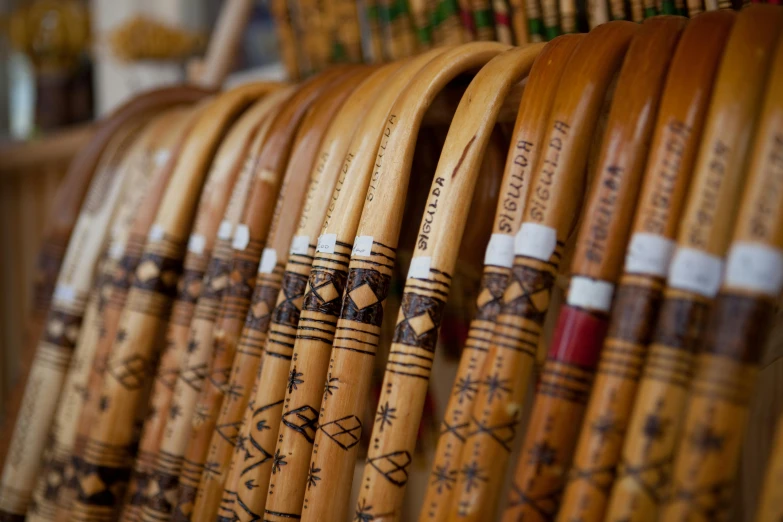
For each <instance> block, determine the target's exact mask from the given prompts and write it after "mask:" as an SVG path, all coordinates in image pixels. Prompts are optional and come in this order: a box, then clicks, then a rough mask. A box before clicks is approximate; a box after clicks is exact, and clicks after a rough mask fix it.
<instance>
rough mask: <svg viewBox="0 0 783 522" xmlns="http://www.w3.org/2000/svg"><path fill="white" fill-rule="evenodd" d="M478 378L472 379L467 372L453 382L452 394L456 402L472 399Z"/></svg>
mask: <svg viewBox="0 0 783 522" xmlns="http://www.w3.org/2000/svg"><path fill="white" fill-rule="evenodd" d="M478 385H479V380H478V379H476V380H473V379H471V377H470V374H468V375H467V376H465V377H460V378H459V379H457V382H456V383H455V384H454V395H456V396H457V402H459V403H460V404H462V402H463V401H466V400H467V401H472V400H473V398H474V397H475V396H476V393H477V392H478Z"/></svg>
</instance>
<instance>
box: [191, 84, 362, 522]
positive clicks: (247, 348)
mask: <svg viewBox="0 0 783 522" xmlns="http://www.w3.org/2000/svg"><path fill="white" fill-rule="evenodd" d="M369 72H370V71H369V70H356V71H355V72H352V73H350V74H346V75H345V76H344V77H343V78H341V79H339V80H338V81H336V82H334V83H333V84H332V85H330V87H329V90H328V91H326V92H324V93H323V94H322V95H321V96H319V98H318V100H317V101H316V102H315V103H314V104H313V106H312V108H311V110H310V112H309V114H308V115H307V117H306V118H305V119H304V121H303V122H302V125H301V127H300V130H299V137H298V139H297V141H298V142H297V144H296V146H295V148H294V150H293V151H292V159H291V161H290V162H289V164H288V167H287V169H286V173H285V175H284V176H283V182H282V187H281V190H280V192H279V194H278V198H277V202H276V204H275V210H274V213H273V220H272V224H271V226H270V231H269V236H268V239H267V241H266V246H265V248H264V251H263V254H262V259H261V264H259V267H258V274H257V276H256V285H255V289H254V291H253V296H252V298H251V300H250V307H249V309H248V313H247V317H246V319H245V324H244V328H243V334H244V332H246V331H248V330H249V329H252V330H255V331H257V332H259V333H261V334H263V335H266V333H267V330H268V328H269V322H270V314H271V311H272V309H273V307H274V303H275V301H277V296H278V293H279V292H280V287H281V283H282V275H283V269H284V266H285V261H286V258H285V254H284V252H286V251H287V250H288V248H289V246H290V244H291V240H292V238H293V232H294V228H295V227H296V223H297V221H298V218H299V213H300V211H301V209H302V205H303V203H304V200H305V197H306V193H305V191H306V189H307V185H308V183H309V181H310V172H311V171H312V170H313V169H314V168H317V167H316V166H317V163H318V160H319V159H320V158H318V156H317V154H318V152H319V151H320V147H321V142H322V140H323V138H324V136H325V134H326V132H327V131H328V129H329V126H330V124H331V122H332V120H333V119H334V117H335V115H336V114H337V112H338V111H339V110H340V108H341V107H342V105H343V103H344V102H345V100H346V99H347V98H348V96H349V95H350V94H351V93H352V92H353V90H354V89H355V88H356V86H357V85H358V84H359V83H360V82H361V81H362V80H363V79H364V78H366V76H367V74H368V73H369ZM278 251H279V252H280V254H279V256H278V253H277V252H278ZM264 256H266V258H264ZM272 256H274V258H273V257H272ZM272 259H274V261H272ZM262 357H263V343H261V344H260V345H256V344H254V343H245V344H243V342H242V338H240V340H239V342H238V343H237V350H236V353H235V355H234V360H233V363H232V366H231V369H230V375H229V378H228V380H227V388H226V390H225V393H224V397H223V400H222V404H219V405H218V406H219V413H218V415H217V420H216V424H215V430H214V431H213V433H212V434H211V437H210V439H211V440H210V442H209V448H208V451H207V455H206V461H205V462H208V463H209V464H210V468H209V473H203V474H202V476H201V481H200V483H199V487H198V493H197V495H196V502H195V507H194V515H193V517H192V520H194V521H201V522H207V521H209V522H211V521H212V520H214V518H215V515H216V514H217V510H218V507H219V505H220V500H221V498H222V496H223V488H224V486H225V480H226V475H227V472H228V466H229V464H230V459H231V456H232V454H233V452H234V445H233V444H231V442H230V441H231V438H232V437H233V435H234V434H235V433H236V432H235V431H226V430H229V429H230V430H234V428H233V427H234V426H236V425H237V424H238V423H240V422H241V421H242V416H243V413H244V410H245V407H246V406H247V402H248V401H249V399H250V397H249V392H250V388H251V387H252V385H253V382H254V380H255V378H256V376H257V373H258V368H259V365H260V363H261V358H262Z"/></svg>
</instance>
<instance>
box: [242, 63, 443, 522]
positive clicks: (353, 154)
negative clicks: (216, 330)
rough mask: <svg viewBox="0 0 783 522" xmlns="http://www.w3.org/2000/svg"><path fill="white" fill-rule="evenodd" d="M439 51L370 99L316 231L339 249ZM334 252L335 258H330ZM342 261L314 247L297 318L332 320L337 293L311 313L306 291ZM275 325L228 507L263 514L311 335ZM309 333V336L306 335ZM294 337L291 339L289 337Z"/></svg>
mask: <svg viewBox="0 0 783 522" xmlns="http://www.w3.org/2000/svg"><path fill="white" fill-rule="evenodd" d="M442 52H443V50H442V49H435V50H432V51H428V52H427V53H424V54H422V55H421V56H419V57H416V58H413V59H411V60H410V61H408V62H407V63H406V64H405V65H404V66H402V67H401V69H400V70H398V71H397V72H395V74H394V75H392V77H391V78H390V79H389V81H388V82H387V84H386V85H385V86H384V88H383V89H382V91H381V92H380V93H379V94H378V96H377V98H376V99H375V100H374V103H373V104H372V107H371V108H370V109H369V111H368V112H367V115H366V116H365V117H364V118H363V120H362V122H361V125H360V126H359V127H358V128H357V129H356V130H355V132H354V137H353V138H352V139H351V144H350V145H349V147H348V151H347V152H346V154H345V159H344V161H343V165H342V172H341V174H340V177H339V179H338V180H337V184H336V187H335V191H334V193H333V196H332V199H331V201H330V203H329V206H328V207H327V209H326V217H325V219H324V222H323V226H322V228H321V230H320V232H321V236H320V237H323V236H324V235H325V234H335V245H336V246H335V248H338V247H339V249H340V250H342V249H343V248H344V246H342V245H344V244H345V243H347V242H348V241H350V240H351V239H350V238H351V237H353V236H354V235H355V232H356V227H357V225H358V221H359V216H360V213H361V208H362V205H363V203H364V197H365V195H366V193H367V186H368V184H369V183H370V174H371V171H372V166H373V162H374V160H375V158H376V152H377V150H378V146H379V143H380V142H381V139H382V132H383V129H384V125H385V122H386V121H387V120H388V118H389V111H390V109H391V107H392V105H393V103H394V101H395V100H396V98H397V96H398V94H399V92H400V90H401V89H402V88H403V87H404V86H405V85H406V84H407V83H408V82H409V80H410V79H411V77H413V75H414V74H416V72H418V71H419V69H420V68H421V67H422V66H423V65H424V64H425V63H427V62H428V61H429V60H430V59H431V58H432V57H433V56H437V55H439V54H441V53H442ZM317 243H318V238H316V245H317ZM335 258H336V260H337V263H335V262H333V261H332V260H333V259H335ZM343 263H344V262H343V261H342V260H341V258H340V257H339V256H327V255H325V254H324V253H318V252H316V253H315V254H314V258H313V262H312V265H311V271H310V275H309V278H308V282H307V285H305V289H303V290H302V291H303V302H302V305H301V307H302V308H301V311H300V314H299V318H298V324H304V326H308V327H312V328H320V327H321V325H322V324H323V323H322V322H321V318H322V317H323V316H325V315H326V313H331V314H333V316H334V317H333V318H332V319H331V320H332V321H336V320H337V314H338V312H339V309H335V308H336V307H337V306H339V297H340V296H339V295H335V296H332V299H331V301H334V300H335V299H338V301H337V302H336V303H337V304H332V305H331V306H330V307H329V308H326V307H325V306H323V299H321V300H320V301H319V300H318V299H316V300H314V302H313V305H314V306H311V308H313V309H314V310H312V312H313V313H310V312H311V311H310V310H308V306H307V294H308V291H309V288H310V287H311V286H313V285H318V284H319V283H322V282H323V281H324V280H325V279H327V277H328V279H331V280H339V279H340V278H342V279H343V280H344V278H345V271H344V268H343V267H342V266H341V265H342V264H343ZM333 274H337V275H336V276H334V275H333ZM324 286H325V285H324ZM316 313H317V314H318V315H316ZM308 316H309V317H308ZM313 316H315V317H313ZM276 326H277V328H276V329H275V330H273V331H272V332H271V333H270V337H269V342H268V345H269V346H271V345H274V350H275V352H276V353H277V354H278V357H268V358H266V363H265V364H264V365H263V367H262V374H261V375H260V376H259V383H261V382H263V383H265V385H264V386H261V385H260V384H259V386H258V387H257V389H256V390H255V392H254V393H253V398H252V399H251V402H252V403H254V404H256V405H258V407H257V408H256V409H255V410H254V411H253V421H252V422H251V423H249V424H246V426H245V432H244V433H245V435H244V436H246V437H248V440H250V441H251V442H252V443H251V444H250V446H249V447H248V448H247V455H249V457H248V462H250V463H252V464H250V465H247V466H244V467H243V469H242V470H241V479H240V480H239V483H238V488H237V489H236V500H235V501H234V504H233V506H232V509H236V506H237V505H239V506H241V509H242V512H243V513H249V514H250V515H251V516H255V517H259V518H260V517H262V516H263V513H264V509H265V505H266V500H267V495H265V494H259V493H258V492H257V491H255V490H256V489H257V490H259V491H260V492H261V493H263V492H265V491H266V490H267V489H268V485H269V481H270V477H271V474H272V469H273V465H274V459H272V458H271V456H272V455H273V453H274V446H275V444H276V442H277V439H278V430H279V428H280V420H281V415H282V411H283V401H284V396H285V392H286V387H287V386H288V382H289V377H290V371H293V368H291V360H292V359H293V353H292V352H293V349H294V346H293V345H294V344H295V343H297V342H305V341H307V342H310V341H311V339H297V338H296V335H297V327H298V325H297V324H293V323H292V324H289V325H287V327H283V326H282V325H276ZM310 331H315V330H310ZM308 337H312V336H310V335H308ZM292 338H293V339H294V342H292ZM234 464H235V465H236V464H237V463H236V462H235V463H234Z"/></svg>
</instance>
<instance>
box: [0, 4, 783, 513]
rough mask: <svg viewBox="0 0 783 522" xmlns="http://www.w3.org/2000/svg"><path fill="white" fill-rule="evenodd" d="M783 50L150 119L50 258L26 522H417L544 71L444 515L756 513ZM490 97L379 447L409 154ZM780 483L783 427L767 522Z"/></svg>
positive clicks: (559, 42)
mask: <svg viewBox="0 0 783 522" xmlns="http://www.w3.org/2000/svg"><path fill="white" fill-rule="evenodd" d="M781 35H783V9H781V8H779V7H777V6H771V5H752V6H749V7H746V8H745V9H743V10H742V11H740V12H739V13H735V12H733V11H729V10H720V11H713V12H708V13H704V14H701V15H699V16H696V17H694V18H693V19H691V20H686V19H685V18H681V17H677V16H659V17H653V18H650V19H648V20H646V21H645V22H644V23H642V24H636V23H632V22H626V21H615V22H610V23H606V24H603V25H600V26H598V27H596V28H595V29H593V30H592V31H591V32H590V33H588V34H583V35H565V36H561V37H558V38H556V39H554V40H553V41H551V42H550V43H548V44H543V43H539V44H531V45H528V46H524V47H518V48H512V47H509V46H507V45H504V44H501V43H498V42H473V43H469V44H464V45H460V46H451V47H443V48H436V49H432V50H429V51H427V52H425V53H423V54H420V55H418V56H416V57H413V58H409V59H406V60H402V61H398V62H393V63H390V64H385V65H382V66H357V65H353V66H340V67H334V68H331V69H328V70H327V71H325V72H323V73H321V74H320V75H318V76H316V77H314V78H312V79H310V80H308V81H305V82H304V83H301V84H299V85H282V84H274V83H252V84H248V85H244V86H240V87H237V88H234V89H232V90H229V91H226V92H222V93H215V92H211V91H208V90H204V89H198V88H194V87H172V88H168V89H163V90H160V91H156V92H152V93H149V94H145V95H142V96H140V97H139V98H137V99H136V100H134V101H132V102H130V103H129V104H128V105H126V106H124V107H122V108H121V109H119V110H118V111H117V112H116V113H115V114H114V115H112V116H111V117H110V118H108V119H107V120H106V121H105V122H104V123H103V124H102V126H101V128H100V129H99V131H98V133H97V134H96V136H95V138H94V139H93V141H92V142H91V143H90V144H89V145H88V146H87V147H86V148H85V150H83V151H81V154H80V155H79V156H78V157H77V158H76V160H75V161H74V164H73V165H72V166H71V171H70V172H69V177H72V178H73V179H77V178H78V175H82V176H83V177H84V176H85V175H84V174H83V173H84V172H86V171H94V175H93V178H92V181H91V182H90V184H89V189H88V191H87V195H86V198H85V200H84V202H83V203H82V204H81V205H80V206H76V205H77V203H76V201H77V200H78V198H77V197H76V196H71V199H70V200H69V199H68V196H67V194H66V195H64V196H62V197H61V198H60V200H59V201H58V202H56V205H55V214H56V215H57V216H58V217H59V218H60V219H61V220H63V222H67V219H68V215H67V214H68V212H66V211H64V210H63V209H65V208H66V207H67V208H70V209H71V214H74V208H80V210H79V211H78V218H75V217H74V223H73V224H72V229H73V230H72V232H70V231H68V232H69V236H70V239H69V240H68V241H67V247H65V244H64V242H63V241H60V242H59V243H57V242H53V243H52V245H50V246H48V247H47V249H45V250H44V252H43V254H44V257H43V259H44V260H47V259H48V265H47V263H43V264H44V266H48V267H49V273H52V272H54V273H57V274H58V275H57V277H56V284H55V285H54V289H53V292H52V297H51V304H49V305H48V307H47V311H46V314H45V319H42V320H40V321H39V323H40V324H39V328H40V340H39V342H38V345H37V348H36V350H37V351H36V355H35V359H34V362H33V367H32V370H31V372H30V376H29V380H28V385H27V389H26V392H25V396H24V400H23V402H22V406H21V409H20V412H19V415H18V417H17V421H16V427H15V431H14V434H13V438H12V440H11V444H10V448H9V449H8V452H7V454H6V456H5V468H4V472H3V476H2V482H1V483H0V513H1V514H0V519H2V520H22V519H24V518H25V517H26V518H27V519H28V520H35V521H43V520H80V521H101V520H115V519H120V520H127V521H135V520H145V521H163V520H177V521H184V520H193V521H196V520H199V521H213V520H219V521H224V520H225V521H227V520H269V521H275V522H278V521H280V522H283V521H290V520H300V519H302V520H311V521H331V520H334V521H343V520H351V519H352V520H356V521H359V522H367V521H372V520H399V519H400V516H401V508H402V505H403V499H404V494H405V489H406V484H407V482H408V478H409V474H410V472H411V465H412V455H413V454H414V451H415V446H416V440H417V430H418V427H419V423H420V421H421V417H422V411H423V409H424V401H425V397H426V394H427V389H428V384H429V380H430V376H431V373H432V370H433V363H434V360H435V355H434V352H435V348H436V344H437V337H438V329H439V327H440V323H441V319H442V317H443V310H444V306H445V303H446V300H447V298H448V296H449V290H450V286H451V284H452V277H453V274H454V270H455V264H456V263H457V253H458V250H459V246H460V241H461V237H462V235H463V231H464V229H465V227H466V223H467V222H468V220H469V218H470V212H469V211H470V205H468V204H467V202H469V201H470V200H471V196H472V193H473V192H474V190H475V188H476V183H477V180H478V178H479V175H478V173H479V169H480V167H481V164H482V160H483V158H484V154H485V151H486V149H487V146H488V143H489V140H490V137H491V134H492V130H493V128H494V126H495V124H496V122H497V119H498V114H499V113H500V111H501V108H502V107H503V103H504V99H505V98H506V97H507V96H508V95H509V93H510V92H512V90H513V89H514V88H516V86H517V85H518V84H519V82H520V81H521V80H523V79H526V83H525V85H524V93H523V95H522V99H521V103H520V105H519V108H518V112H517V118H516V122H515V124H514V129H513V135H512V140H511V147H510V150H509V153H508V156H507V160H506V163H505V170H504V172H503V179H502V183H501V188H500V196H499V199H498V202H497V208H496V210H495V218H494V221H493V230H492V235H491V237H490V238H489V241H488V245H487V249H486V256H485V265H484V271H483V275H482V281H481V290H480V292H479V294H478V299H477V303H476V304H477V311H476V314H475V316H474V318H473V320H472V321H471V323H470V329H469V332H468V335H467V341H466V342H465V346H464V350H463V353H462V356H461V360H460V363H459V368H458V371H457V378H456V380H455V382H454V386H453V389H452V393H451V395H450V397H449V402H448V404H447V407H446V413H445V417H444V418H443V421H442V425H441V427H442V429H441V434H440V438H439V441H438V445H437V448H436V451H435V455H434V459H433V463H432V468H431V474H430V477H429V480H428V486H427V491H426V495H425V500H424V503H423V505H422V506H421V511H420V515H419V520H420V521H422V522H423V521H433V520H477V521H478V520H492V519H494V518H495V517H496V516H497V515H499V514H496V513H495V511H496V509H497V507H496V506H497V505H498V503H499V501H500V497H501V495H507V497H508V500H507V506H506V508H505V511H504V512H503V513H502V520H504V521H515V520H524V521H531V520H532V521H553V520H557V521H559V522H570V521H572V520H579V521H602V520H607V521H611V522H620V521H626V520H632V521H639V522H641V521H655V520H662V521H713V520H729V519H730V517H731V499H732V496H733V492H734V488H735V486H736V476H737V470H738V467H739V462H740V449H741V447H742V442H743V437H744V435H745V430H746V425H747V419H748V407H749V402H750V397H751V395H752V393H753V391H754V384H755V382H756V376H757V374H758V370H759V364H760V359H761V356H762V350H763V347H764V346H765V340H766V337H767V335H768V333H769V330H770V328H771V326H772V324H773V322H774V321H773V320H774V315H775V310H776V304H777V298H778V295H779V293H780V290H781V285H783V252H782V251H781V249H783V36H781ZM475 71H478V72H475ZM466 72H475V76H474V77H473V79H472V81H471V82H470V85H469V86H468V87H467V89H466V90H465V92H464V94H463V95H462V98H461V101H460V103H459V105H458V107H457V109H456V112H455V113H454V114H453V119H452V121H451V124H450V127H449V131H448V135H447V137H446V140H445V143H444V145H443V148H442V150H441V151H440V159H439V161H438V164H437V169H436V171H435V174H434V177H433V180H432V184H431V187H430V189H429V193H428V194H427V196H426V200H427V202H426V206H425V207H424V208H425V210H424V213H423V215H422V216H421V221H420V224H419V228H418V232H417V235H416V238H417V239H416V247H415V250H414V252H413V257H412V259H411V263H410V268H409V270H408V274H407V279H406V280H405V288H404V293H403V296H402V304H401V307H400V311H399V314H398V316H397V323H396V327H395V329H394V334H393V339H392V340H391V344H390V346H389V347H388V360H387V361H386V365H385V374H384V377H383V383H382V385H381V388H380V397H379V398H378V402H377V410H376V414H375V416H374V418H373V425H372V426H367V425H364V424H363V416H362V413H361V412H362V411H363V409H364V408H365V407H366V405H367V404H368V402H369V401H370V399H369V398H370V397H371V396H372V393H371V376H372V368H373V365H374V358H375V355H376V351H377V350H378V349H379V343H380V339H381V335H380V333H381V332H380V330H381V323H382V320H383V313H384V303H385V301H386V298H387V296H388V294H389V291H390V287H391V285H392V284H393V283H394V281H393V280H392V273H393V269H394V265H395V261H396V258H397V247H398V243H399V237H400V228H401V222H402V214H403V209H404V207H405V201H406V195H407V193H408V188H409V178H410V176H411V165H412V160H413V152H414V150H415V148H416V145H417V142H418V141H419V140H420V136H419V134H420V132H422V133H424V132H426V129H423V128H422V121H423V119H424V116H425V114H426V113H427V109H428V107H429V106H430V104H431V103H432V100H433V99H434V98H435V97H436V95H437V94H438V93H439V92H441V91H442V90H443V89H444V88H446V87H447V85H448V84H449V83H450V82H452V80H454V79H455V78H456V77H457V76H459V75H461V74H464V73H466ZM596 135H598V136H599V137H601V136H602V139H599V140H596V139H595V136H596ZM592 145H595V146H596V147H597V148H595V154H593V153H592V151H591V146H592ZM414 175H415V174H414ZM67 179H71V178H67ZM57 205H59V207H58V206H57ZM68 205H70V206H68ZM58 210H63V211H62V212H58ZM483 210H485V211H487V210H489V209H483ZM74 216H75V214H74ZM55 228H56V227H55ZM60 228H67V227H66V226H62V227H60ZM61 235H62V234H61ZM66 237H68V236H67V235H66ZM57 244H59V245H60V247H59V248H58V247H57V246H56V245H57ZM58 255H59V258H58ZM564 277H567V278H568V279H567V280H568V283H567V284H568V287H567V288H568V289H567V291H566V294H565V303H564V304H563V305H562V306H560V307H559V309H556V308H557V307H556V306H554V304H553V306H550V302H551V300H552V299H551V298H552V292H553V288H554V287H555V286H556V285H557V284H558V283H557V281H558V279H563V278H564ZM42 301H43V302H45V299H44V298H42ZM548 314H558V315H557V322H556V327H555V329H554V333H553V334H552V339H551V342H550V343H549V347H548V353H547V357H546V361H545V363H544V364H543V367H542V368H540V371H538V372H534V367H535V360H536V350H537V346H538V344H539V341H540V338H541V336H542V334H543V330H544V322H545V319H546V317H547V315H548ZM534 379H536V383H535V387H534V398H533V400H532V407H530V408H525V394H526V393H527V391H528V389H529V388H530V385H531V383H532V382H533V380H534ZM523 420H524V421H525V425H526V428H525V429H524V430H520V429H519V427H520V426H521V423H522V421H523ZM365 424H366V423H365ZM364 432H369V433H370V436H369V439H368V440H369V448H368V450H367V456H366V463H365V465H364V471H363V474H362V475H361V478H360V482H359V483H358V484H357V486H358V499H357V501H356V503H355V504H354V505H353V506H351V505H350V495H351V489H352V482H353V471H354V466H355V464H356V460H357V458H358V449H359V442H360V440H361V438H362V433H364ZM517 436H519V437H520V438H521V439H522V441H521V444H522V446H521V448H522V449H521V453H520V457H519V461H518V462H517V464H516V470H515V472H514V478H513V482H512V485H511V488H510V490H509V491H507V492H505V491H503V477H504V474H505V471H506V468H507V466H508V465H509V460H510V458H509V457H510V453H511V450H512V447H513V445H514V441H515V439H516V437H517ZM782 475H783V435H781V434H780V433H779V434H778V439H777V442H776V448H775V451H774V452H773V456H772V458H771V459H770V461H769V470H768V476H767V479H766V482H765V489H764V491H763V492H762V494H761V496H760V498H759V501H758V509H757V518H756V520H757V521H758V522H777V521H779V520H780V519H781V516H782V515H783V502H781V495H782V494H783V492H782V490H781V481H780V478H781V476H782Z"/></svg>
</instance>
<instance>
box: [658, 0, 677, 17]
mask: <svg viewBox="0 0 783 522" xmlns="http://www.w3.org/2000/svg"><path fill="white" fill-rule="evenodd" d="M661 13H663V14H667V15H673V14H677V7H675V5H674V2H671V1H664V2H663V3H662V4H661Z"/></svg>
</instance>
